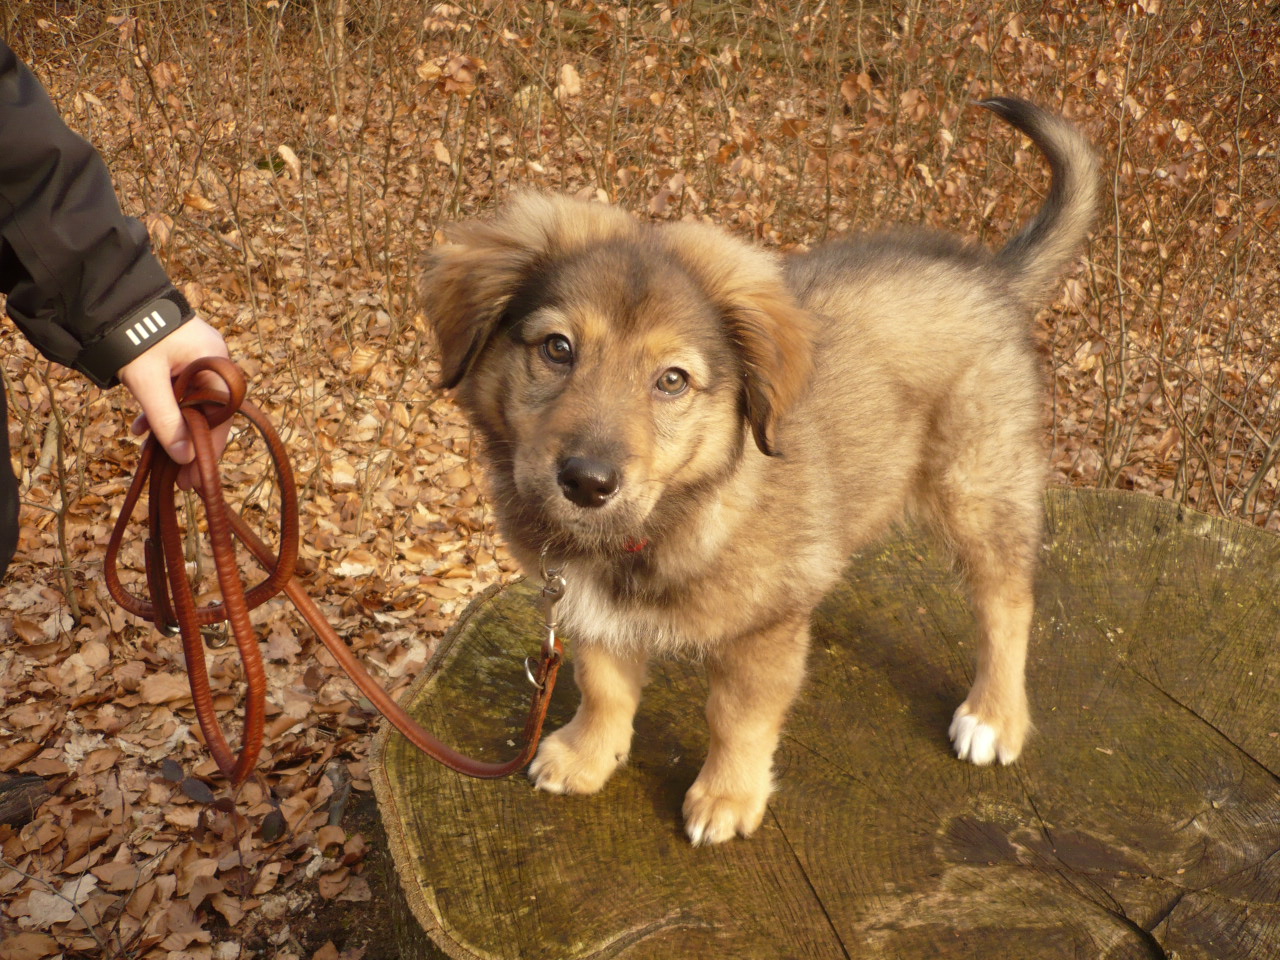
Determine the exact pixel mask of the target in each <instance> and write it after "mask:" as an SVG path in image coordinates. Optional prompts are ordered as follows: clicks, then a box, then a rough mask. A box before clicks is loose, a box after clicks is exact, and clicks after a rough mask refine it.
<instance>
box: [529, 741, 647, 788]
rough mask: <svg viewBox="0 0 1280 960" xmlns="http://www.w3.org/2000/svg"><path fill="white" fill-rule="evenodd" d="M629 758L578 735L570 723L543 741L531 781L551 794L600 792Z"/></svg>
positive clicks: (531, 770) (534, 761)
mask: <svg viewBox="0 0 1280 960" xmlns="http://www.w3.org/2000/svg"><path fill="white" fill-rule="evenodd" d="M626 758H627V755H626V753H625V752H621V753H620V752H619V751H617V750H614V749H608V748H607V747H606V748H603V749H602V748H601V747H600V746H599V744H598V743H596V744H592V742H591V740H590V738H586V737H577V736H575V735H574V731H573V729H572V724H570V725H569V726H566V727H563V728H561V729H560V730H557V731H556V732H555V733H553V734H551V735H550V736H549V737H547V738H546V739H544V740H543V741H542V745H541V746H540V747H538V755H537V756H536V757H534V759H533V763H532V764H530V765H529V779H530V780H532V781H533V785H534V786H535V787H537V788H538V789H539V790H545V791H547V792H548V793H596V792H597V791H598V790H599V789H600V788H601V787H603V786H604V785H605V781H606V780H608V779H609V776H610V775H611V774H612V773H613V771H614V770H616V769H617V767H618V764H620V763H621V762H622V761H624V760H625V759H626Z"/></svg>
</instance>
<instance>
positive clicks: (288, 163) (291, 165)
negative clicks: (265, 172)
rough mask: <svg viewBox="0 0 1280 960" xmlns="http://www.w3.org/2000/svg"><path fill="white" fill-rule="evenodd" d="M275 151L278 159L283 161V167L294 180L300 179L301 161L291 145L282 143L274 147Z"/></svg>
mask: <svg viewBox="0 0 1280 960" xmlns="http://www.w3.org/2000/svg"><path fill="white" fill-rule="evenodd" d="M276 153H277V154H278V155H279V157H280V159H281V160H283V161H284V165H285V168H286V169H288V171H289V175H290V176H291V177H293V179H295V180H301V179H302V161H301V160H299V159H298V155H297V154H296V153H294V152H293V148H292V147H288V146H285V145H284V144H283V143H282V144H280V146H278V147H276Z"/></svg>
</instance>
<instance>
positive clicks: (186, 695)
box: [138, 673, 191, 705]
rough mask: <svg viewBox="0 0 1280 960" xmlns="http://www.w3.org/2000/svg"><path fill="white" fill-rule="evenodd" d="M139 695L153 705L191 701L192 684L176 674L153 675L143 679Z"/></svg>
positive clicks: (145, 701)
mask: <svg viewBox="0 0 1280 960" xmlns="http://www.w3.org/2000/svg"><path fill="white" fill-rule="evenodd" d="M138 693H139V694H141V696H142V700H143V702H144V703H149V704H152V705H155V704H161V703H173V702H175V701H180V700H190V699H191V684H190V683H189V682H188V681H187V678H186V677H184V676H181V675H179V674H176V673H153V674H150V675H148V676H146V677H143V678H142V682H141V683H140V684H138Z"/></svg>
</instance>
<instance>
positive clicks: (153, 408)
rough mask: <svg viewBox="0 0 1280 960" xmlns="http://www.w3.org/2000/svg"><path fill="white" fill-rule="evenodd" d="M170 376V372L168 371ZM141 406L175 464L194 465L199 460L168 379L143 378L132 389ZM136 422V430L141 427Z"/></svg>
mask: <svg viewBox="0 0 1280 960" xmlns="http://www.w3.org/2000/svg"><path fill="white" fill-rule="evenodd" d="M166 372H167V371H166ZM131 389H132V391H133V395H134V397H135V398H136V399H137V401H138V405H139V406H140V407H142V417H141V418H140V419H142V420H145V421H146V423H145V426H146V427H149V428H150V429H151V433H152V434H153V435H154V436H155V438H156V439H157V440H158V441H160V445H161V446H162V447H164V449H165V452H167V453H168V454H169V456H170V457H172V458H173V460H174V462H175V463H190V462H191V460H192V458H193V457H194V456H195V452H194V451H193V450H192V447H191V436H190V434H189V433H188V431H187V424H186V421H184V420H183V419H182V411H181V410H179V409H178V402H177V400H175V399H174V396H173V388H172V386H171V385H170V384H169V380H168V377H167V376H163V375H160V376H152V377H140V378H138V379H137V381H136V382H135V383H134V384H133V385H131ZM137 422H138V421H135V430H136V426H137Z"/></svg>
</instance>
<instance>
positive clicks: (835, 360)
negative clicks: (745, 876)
mask: <svg viewBox="0 0 1280 960" xmlns="http://www.w3.org/2000/svg"><path fill="white" fill-rule="evenodd" d="M987 106H989V107H990V108H991V109H993V110H995V111H996V112H997V113H1000V114H1001V115H1002V116H1004V117H1005V118H1006V119H1008V120H1010V122H1012V123H1014V124H1015V125H1017V126H1018V127H1019V128H1021V129H1022V130H1024V131H1025V132H1026V133H1028V135H1030V136H1031V137H1032V138H1033V139H1034V140H1035V141H1036V142H1037V144H1038V145H1039V146H1040V147H1041V149H1042V150H1043V151H1044V152H1045V153H1046V155H1047V156H1048V157H1049V159H1050V162H1051V165H1052V167H1053V170H1054V187H1053V191H1052V192H1051V194H1050V197H1049V199H1048V201H1047V202H1046V204H1045V206H1044V208H1043V209H1042V210H1041V212H1040V213H1039V215H1038V216H1037V217H1036V218H1035V220H1033V222H1032V223H1031V224H1030V225H1029V226H1028V227H1027V228H1026V229H1025V230H1024V231H1023V232H1022V233H1021V234H1019V236H1018V237H1016V238H1015V239H1014V240H1013V241H1011V242H1010V244H1009V245H1008V246H1007V247H1006V248H1005V250H1004V251H1001V252H1000V253H998V254H996V255H992V254H990V253H988V252H986V251H983V250H980V249H977V248H973V247H967V246H964V245H962V244H960V243H959V242H957V241H954V240H952V239H950V238H947V237H944V236H940V235H936V234H926V233H912V234H888V235H882V236H877V237H870V238H857V239H853V240H847V241H837V242H834V243H831V244H828V245H825V246H823V247H820V248H818V249H816V250H814V251H812V252H810V253H807V254H802V255H797V256H794V257H791V258H789V259H787V260H785V261H783V260H780V259H778V258H776V257H774V256H772V255H770V254H768V253H766V252H764V251H761V250H759V249H755V248H753V247H751V246H749V245H747V244H744V243H742V242H741V241H739V240H736V239H734V238H733V237H731V236H729V235H727V234H725V233H724V232H723V231H720V230H717V229H714V228H712V227H709V226H705V225H695V224H679V225H669V226H652V225H644V224H641V223H639V222H637V221H636V220H634V219H632V218H631V217H629V216H627V215H626V214H624V213H622V212H620V211H618V210H615V209H612V208H609V207H605V206H602V205H597V204H584V203H577V202H573V201H570V200H566V199H561V198H555V197H546V196H534V195H526V196H522V197H518V198H516V199H515V200H513V201H512V202H511V203H510V204H509V205H508V206H507V207H506V208H505V209H504V210H503V212H502V213H501V214H500V215H499V216H498V217H497V219H495V220H493V221H489V222H484V223H475V224H468V225H464V226H463V227H461V228H460V229H459V230H458V231H457V232H456V233H455V234H454V236H453V239H454V241H455V242H454V243H453V244H451V245H449V246H445V247H443V248H441V249H440V250H439V251H437V253H436V255H435V256H434V258H433V260H432V261H431V263H430V264H429V265H428V269H427V271H426V275H425V277H424V284H423V292H424V302H425V305H426V308H427V310H428V311H429V314H430V316H431V319H432V321H433V323H434V325H435V328H436V331H437V333H438V335H439V338H440V343H441V354H442V379H443V381H444V383H445V384H446V385H449V386H456V387H457V397H458V400H459V402H460V403H461V405H462V406H463V408H464V409H465V410H466V411H467V413H468V414H469V416H470V417H471V419H472V421H473V423H474V424H475V426H476V427H477V430H478V431H479V433H480V434H481V435H482V437H483V438H484V440H485V444H484V447H483V449H484V456H485V458H486V460H487V461H488V468H489V475H490V479H491V482H492V486H493V488H494V491H495V506H496V508H497V512H498V517H499V522H500V525H501V528H502V530H503V533H504V535H505V536H506V537H507V539H508V541H509V543H510V544H511V547H512V549H513V550H514V551H515V553H516V554H517V556H518V558H519V559H520V560H521V562H522V563H523V564H524V565H525V568H526V569H529V570H534V569H537V558H538V555H539V553H540V551H542V549H543V548H544V547H545V548H547V550H548V554H549V556H550V557H551V558H552V559H553V561H554V562H557V563H559V564H562V565H563V567H564V572H565V576H566V578H567V581H568V584H569V587H568V592H567V594H566V596H565V598H564V601H563V603H562V605H561V614H562V624H563V633H564V635H565V636H566V637H567V638H569V640H570V642H571V644H572V645H573V649H574V651H575V653H574V657H575V678H576V680H577V683H578V687H579V690H580V692H581V694H582V701H581V705H580V707H579V709H578V712H577V714H576V716H575V717H574V719H573V720H572V721H571V722H570V723H569V724H568V725H567V726H565V727H564V728H563V729H561V730H559V731H557V732H556V733H554V734H552V735H551V736H549V737H548V738H547V739H546V740H545V741H544V743H543V746H542V748H541V750H540V751H539V754H538V757H537V758H536V760H535V761H534V763H533V765H532V767H531V768H530V774H531V776H532V777H533V780H534V782H535V783H536V784H537V785H538V786H539V787H540V788H542V789H545V790H550V791H553V792H558V793H591V792H594V791H596V790H599V789H600V788H601V787H602V786H603V784H604V783H605V781H606V780H607V779H608V777H609V775H610V774H611V773H612V772H613V770H614V769H615V768H616V766H617V765H618V764H619V763H620V762H622V761H623V760H624V759H625V758H626V756H627V753H628V751H629V749H630V740H631V730H632V720H633V717H634V715H635V712H636V709H637V706H638V704H639V701H640V691H641V687H642V686H643V683H644V677H645V668H646V663H647V660H648V658H649V657H650V656H651V655H653V654H658V655H672V654H684V655H693V656H697V657H701V658H703V659H704V660H705V662H706V664H707V667H708V672H709V678H710V687H711V692H710V697H709V700H708V703H707V721H708V724H709V726H710V731H711V746H710V750H709V752H708V756H707V759H706V763H705V764H704V766H703V768H702V771H701V773H700V774H699V776H698V778H697V780H696V781H695V782H694V784H693V785H692V786H691V787H690V789H689V792H688V794H687V796H686V799H685V805H684V815H685V824H686V830H687V832H688V834H689V836H690V838H691V839H692V840H693V841H694V842H695V843H703V842H710V843H714V842H720V841H723V840H726V839H728V838H730V837H732V836H733V835H734V834H743V835H746V834H749V833H751V832H752V831H753V830H755V829H756V828H757V827H758V826H759V824H760V822H761V819H762V817H763V815H764V811H765V806H766V803H767V800H768V796H769V793H770V791H771V789H772V783H771V763H772V756H773V752H774V750H775V748H776V746H777V742H778V737H779V734H780V731H781V729H782V724H783V720H784V717H785V715H786V712H787V709H788V708H789V706H790V704H791V703H792V701H793V699H794V698H795V696H796V695H797V692H798V691H799V689H800V686H801V683H802V680H803V676H804V661H805V655H806V652H807V648H808V642H809V626H808V624H809V615H810V612H811V611H812V609H813V607H814V605H815V604H816V603H817V602H818V601H819V600H820V599H821V597H822V595H823V594H824V593H825V592H826V590H827V589H828V588H829V587H830V586H831V585H832V583H833V582H834V581H835V579H836V578H837V576H838V575H839V573H840V570H841V567H842V565H843V563H844V561H845V559H846V558H847V557H848V555H849V554H850V552H852V551H853V550H856V549H858V548H860V547H862V546H865V545H866V544H868V543H869V542H871V541H872V540H873V539H874V538H876V537H878V536H880V535H881V534H882V533H883V532H884V530H885V528H886V527H887V526H888V525H889V524H890V523H891V522H893V521H894V520H895V519H896V518H898V517H900V516H901V515H902V514H903V512H904V511H906V510H910V511H915V512H917V513H918V514H919V515H921V516H924V517H926V518H928V519H930V520H932V521H933V522H935V523H936V524H937V526H938V527H939V529H940V530H941V532H942V533H943V534H944V535H945V537H946V538H947V539H948V541H949V542H950V543H951V545H952V546H953V547H954V550H955V553H956V555H957V558H958V560H959V562H960V564H961V568H962V569H963V571H964V573H965V575H966V579H967V582H968V584H969V588H970V592H971V596H972V600H973V604H974V608H975V611H976V613H977V618H978V625H979V633H980V645H979V651H978V667H977V673H976V679H975V682H974V685H973V687H972V689H971V691H970V693H969V696H968V698H967V699H966V700H965V702H964V703H963V704H961V705H960V707H959V708H958V709H957V711H956V717H955V721H954V722H953V725H952V731H951V734H952V738H953V741H954V743H955V747H956V751H957V753H958V754H959V755H960V756H961V757H964V758H966V759H970V760H972V761H974V762H977V763H990V762H992V761H993V760H996V759H999V760H1000V761H1001V762H1004V763H1008V762H1011V761H1012V760H1014V759H1015V758H1016V757H1017V756H1018V755H1019V753H1020V752H1021V750H1022V746H1023V743H1024V740H1025V738H1026V736H1027V732H1028V730H1029V728H1030V718H1029V712H1028V707H1027V697H1026V692H1025V685H1024V680H1023V673H1024V666H1025V661H1026V652H1027V637H1028V631H1029V627H1030V620H1031V613H1032V593H1031V584H1032V578H1033V575H1034V566H1035V557H1036V551H1037V549H1038V547H1039V543H1040V527H1041V500H1040V496H1041V490H1042V485H1043V451H1042V444H1041V436H1040V434H1041V431H1040V425H1039V421H1040V394H1041V387H1040V377H1039V373H1038V370H1037V363H1036V357H1035V351H1034V349H1033V346H1032V343H1031V340H1030V336H1029V331H1028V326H1029V323H1028V320H1029V314H1030V311H1031V309H1033V307H1034V303H1032V302H1031V301H1030V300H1029V299H1028V298H1029V296H1030V295H1031V294H1032V293H1035V292H1036V291H1039V290H1041V289H1042V288H1043V287H1044V285H1045V284H1046V283H1047V282H1048V278H1049V277H1051V276H1052V274H1053V273H1055V272H1056V271H1058V270H1060V269H1061V268H1062V267H1063V266H1064V265H1065V263H1066V262H1067V259H1068V258H1069V256H1070V251H1072V250H1074V249H1075V247H1076V246H1077V245H1078V243H1079V242H1080V240H1081V239H1082V237H1083V233H1084V230H1085V227H1086V225H1087V223H1088V219H1089V216H1090V215H1091V213H1092V209H1093V204H1094V186H1093V177H1094V167H1093V160H1092V155H1091V154H1090V152H1089V150H1088V147H1087V145H1086V144H1085V143H1084V141H1083V140H1082V139H1081V138H1080V136H1079V135H1078V134H1076V133H1075V132H1074V131H1073V130H1072V128H1071V127H1070V126H1068V125H1067V124H1066V123H1065V122H1063V121H1061V120H1059V119H1058V118H1056V117H1053V116H1051V115H1049V114H1046V113H1043V112H1042V111H1039V110H1037V109H1036V108H1034V107H1031V106H1030V105H1029V104H1025V103H1023V102H1021V101H1013V100H998V101H990V102H989V103H988V104H987ZM553 346H554V350H553V349H552V347H553ZM566 351H567V352H566ZM569 353H571V360H570V361H566V360H564V357H565V356H567V355H568V354H569ZM557 358H558V359H557ZM673 371H674V372H677V373H678V374H679V375H682V376H684V378H685V379H686V380H687V383H688V388H687V389H686V390H684V392H683V393H679V394H678V395H668V394H667V393H664V392H663V391H662V390H660V389H659V384H660V383H662V382H664V376H666V375H667V374H668V373H670V372H673ZM674 382H675V383H677V385H678V384H679V383H680V382H681V381H680V377H679V376H676V377H675V381H674ZM575 464H578V465H579V467H581V465H582V464H590V465H591V469H589V470H587V469H585V468H582V469H579V468H575V467H574V465H575ZM606 481H607V483H606ZM584 491H586V492H584ZM592 491H594V492H595V493H599V499H598V500H588V499H584V497H588V496H589V495H594V493H592ZM640 545H642V546H640Z"/></svg>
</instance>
